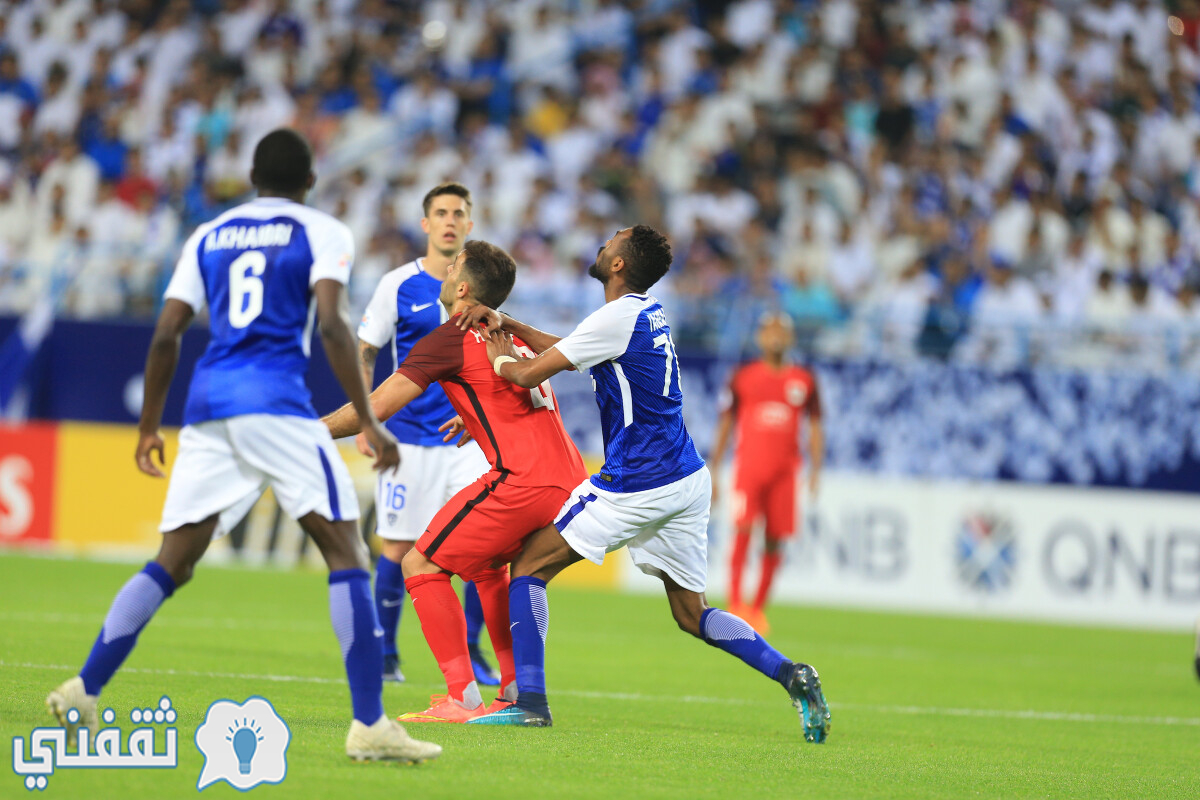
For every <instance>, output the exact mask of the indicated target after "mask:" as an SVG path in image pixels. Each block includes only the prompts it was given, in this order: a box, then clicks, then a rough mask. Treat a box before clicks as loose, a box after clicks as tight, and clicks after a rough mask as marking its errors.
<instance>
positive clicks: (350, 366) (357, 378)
mask: <svg viewBox="0 0 1200 800" xmlns="http://www.w3.org/2000/svg"><path fill="white" fill-rule="evenodd" d="M313 293H314V294H315V295H316V298H317V328H318V330H319V331H320V332H321V344H323V345H324V346H325V354H326V355H327V356H328V357H329V366H330V367H331V368H332V369H333V374H334V376H335V377H337V379H338V383H340V384H341V386H342V390H343V391H344V392H345V393H346V396H347V397H349V398H350V405H352V406H353V407H354V409H355V412H356V414H357V417H358V419H360V420H362V430H363V432H364V433H366V435H367V439H368V441H370V443H371V447H372V449H373V450H374V452H375V463H374V464H373V465H372V466H373V467H374V468H375V469H392V468H394V467H395V466H396V465H398V464H399V463H400V449H399V447H398V445H397V444H396V437H394V436H392V434H390V433H389V432H388V431H387V430H386V429H385V428H384V427H383V425H382V424H381V423H380V422H379V418H378V417H377V416H376V415H375V413H374V411H372V410H371V404H370V402H369V401H368V399H367V386H366V383H365V382H364V381H363V376H362V373H361V372H360V371H359V369H358V368H357V362H358V358H357V357H356V355H355V352H354V349H355V348H354V343H355V337H354V333H353V332H352V331H351V330H350V322H349V312H348V309H347V304H346V291H345V287H344V286H342V284H340V283H338V282H337V281H334V280H329V279H325V280H319V281H317V285H316V286H315V287H313Z"/></svg>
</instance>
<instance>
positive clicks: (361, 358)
mask: <svg viewBox="0 0 1200 800" xmlns="http://www.w3.org/2000/svg"><path fill="white" fill-rule="evenodd" d="M378 358H379V348H378V347H376V346H375V345H373V344H371V343H370V342H364V341H363V340H362V339H359V340H358V365H359V367H360V368H361V369H362V375H363V383H364V384H366V387H367V389H368V391H369V390H370V389H371V387H372V386H374V385H375V361H376V360H377V359H378ZM354 444H355V446H356V447H357V448H358V452H360V453H362V454H363V455H364V456H366V457H367V458H370V457H372V456H373V455H375V453H374V452H373V451H372V450H371V443H370V442H369V441H367V437H366V434H363V433H360V434H359V435H358V436H356V437H354Z"/></svg>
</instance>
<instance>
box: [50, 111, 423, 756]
mask: <svg viewBox="0 0 1200 800" xmlns="http://www.w3.org/2000/svg"><path fill="white" fill-rule="evenodd" d="M250 180H251V183H252V184H253V185H254V187H255V188H256V189H257V191H258V198H257V199H255V200H253V201H251V202H249V203H245V204H243V205H240V206H238V207H236V208H233V209H231V210H230V211H227V212H225V213H224V214H222V215H221V216H219V217H217V218H216V219H215V220H213V221H211V222H208V223H206V224H204V225H201V226H200V227H199V228H197V229H196V231H195V233H193V234H192V236H191V237H190V238H189V239H188V240H187V243H186V244H185V245H184V247H183V253H182V255H181V256H180V258H179V263H178V265H177V266H176V268H175V274H174V276H173V277H172V279H171V283H170V285H169V286H168V287H167V291H166V302H165V304H164V306H163V310H162V313H161V314H160V315H159V318H158V326H157V328H156V329H155V332H154V339H153V341H152V342H151V344H150V352H149V355H148V356H147V358H146V378H145V401H144V403H143V406H142V417H141V422H140V423H139V426H138V432H139V439H138V445H137V452H136V458H137V464H138V468H139V469H141V471H142V472H145V473H146V474H147V475H152V476H154V477H162V475H163V473H162V472H161V470H160V469H159V467H158V466H157V465H156V464H155V463H154V460H153V459H152V457H151V456H152V454H154V453H157V454H158V461H159V463H160V464H161V463H164V457H165V452H164V447H163V439H162V436H161V434H160V433H159V430H158V428H159V424H160V422H161V420H162V411H163V404H164V402H165V401H166V396H167V389H168V388H169V387H170V384H171V378H172V376H173V375H174V372H175V366H176V363H177V361H178V359H179V342H180V337H181V336H182V335H183V332H184V330H185V329H186V328H187V327H188V324H189V323H190V322H191V320H192V318H193V317H194V316H195V315H196V314H197V313H199V312H200V311H201V310H203V309H204V308H205V307H207V308H208V309H209V316H210V327H211V330H212V339H211V340H210V342H209V345H208V349H207V350H206V351H205V352H204V355H203V357H201V359H200V361H199V362H198V363H197V365H196V371H195V373H194V374H193V376H192V381H191V386H190V388H189V390H188V399H187V405H186V406H185V408H184V428H183V430H182V431H181V432H180V434H179V457H178V458H177V459H176V462H175V469H174V470H173V471H172V474H171V481H170V485H169V486H168V488H167V499H166V503H165V505H164V508H163V518H162V525H161V526H160V530H161V531H162V532H163V541H162V547H161V548H160V549H159V551H158V556H157V557H156V558H155V559H154V560H153V561H151V562H149V563H148V564H146V566H145V567H143V568H142V570H141V571H140V572H139V573H138V574H136V575H134V576H133V578H131V579H130V580H129V581H128V582H127V583H126V584H125V586H124V587H122V589H121V591H120V592H118V593H117V596H116V598H115V599H114V600H113V603H112V606H111V607H110V608H109V611H108V616H107V617H105V619H104V626H103V627H102V628H101V629H100V635H99V636H98V637H97V638H96V643H95V644H94V645H92V651H91V654H90V655H89V656H88V658H87V662H86V663H85V664H84V665H83V669H82V670H80V673H79V675H78V676H77V677H74V678H71V679H70V680H68V681H66V682H65V683H63V684H62V685H61V686H59V687H58V688H57V689H55V690H54V691H53V692H51V693H50V696H49V697H48V698H46V704H47V705H48V706H49V707H50V710H51V712H53V714H54V715H55V716H56V717H57V718H58V721H59V723H60V724H61V725H63V726H64V727H66V728H67V732H68V737H69V739H70V740H72V741H74V740H75V739H76V735H77V732H78V729H79V728H80V727H87V728H89V729H90V730H92V731H95V730H96V729H97V720H96V701H97V697H98V695H99V694H100V691H101V690H102V689H103V688H104V686H105V685H106V684H107V683H108V681H109V680H110V679H111V678H112V676H113V675H114V674H115V673H116V671H117V669H118V668H119V667H120V666H121V664H122V663H123V662H124V661H125V659H126V657H127V656H128V655H129V653H130V652H131V651H132V650H133V646H134V645H135V644H136V643H137V638H138V634H139V633H141V631H142V629H143V628H144V627H146V624H147V623H149V621H150V618H151V617H153V616H154V613H155V611H157V610H158V607H159V606H160V605H161V604H162V602H163V601H164V600H166V599H167V598H168V597H170V596H171V595H172V594H174V593H175V591H176V589H178V588H179V587H181V586H183V584H185V583H186V582H187V581H188V580H189V579H190V578H191V577H192V570H193V568H194V567H195V565H196V563H197V562H198V561H199V560H200V558H201V557H202V556H203V555H204V551H205V550H207V549H208V545H209V542H211V541H212V539H213V538H214V537H219V536H223V535H224V534H226V533H228V532H229V530H230V528H231V527H233V525H235V524H236V523H237V522H238V521H239V520H240V519H241V518H242V517H243V516H244V515H245V514H246V512H247V511H249V510H250V507H251V506H252V505H254V503H255V501H256V500H258V498H259V496H260V495H261V494H262V492H263V490H264V489H265V488H266V487H267V486H270V487H271V488H272V489H274V491H275V496H276V498H277V499H278V501H279V504H280V506H282V507H283V508H284V509H285V510H286V511H287V512H288V514H290V515H291V516H293V517H294V518H295V519H296V520H297V521H298V522H299V523H300V526H301V527H302V528H303V529H304V530H305V532H307V533H308V535H309V536H311V537H312V538H313V541H314V542H316V544H317V547H318V548H320V550H321V555H322V556H324V558H325V563H326V564H328V565H329V570H330V571H329V611H330V616H331V618H332V621H333V629H334V632H335V634H336V635H337V638H338V642H339V643H340V645H341V650H342V657H343V659H344V661H345V665H346V676H347V678H348V680H349V684H350V698H351V704H352V706H353V713H354V718H353V721H352V722H351V723H350V733H349V735H348V736H347V738H346V754H347V755H348V756H350V757H351V758H354V759H357V760H376V759H389V760H400V761H417V762H419V761H422V760H424V759H429V758H435V757H437V756H438V755H439V754H440V753H441V751H442V748H441V747H439V746H438V745H436V744H430V743H428V742H420V741H417V740H415V739H412V738H410V737H409V736H408V734H407V733H405V731H404V728H403V727H402V726H400V725H399V724H397V723H396V722H394V721H393V720H390V719H388V718H387V717H386V716H384V713H383V680H382V677H381V676H382V665H383V650H382V648H381V645H380V640H379V637H378V635H377V634H376V629H377V628H378V625H379V623H378V621H377V620H376V618H375V606H374V605H373V604H372V602H371V578H370V575H369V574H368V573H367V570H366V568H367V565H368V561H367V551H366V548H365V547H364V546H363V542H362V539H361V538H360V537H359V536H358V530H357V525H356V522H355V521H356V520H357V518H358V501H357V499H356V497H355V493H354V486H353V484H352V483H351V480H350V473H349V471H348V470H347V469H346V465H345V463H344V462H343V461H342V459H341V458H340V456H339V454H338V451H337V448H336V446H335V445H334V443H333V440H332V439H331V438H330V437H329V432H328V431H327V430H326V429H325V426H323V425H321V424H320V422H318V421H317V418H316V417H317V415H316V413H315V412H314V411H313V408H312V402H311V396H310V394H309V391H308V388H307V387H306V386H305V383H304V375H305V372H306V371H307V367H308V359H309V340H310V337H311V332H312V323H313V313H314V311H313V307H314V306H315V307H316V317H317V320H318V328H319V330H320V333H321V341H322V343H323V344H324V345H325V352H326V353H327V354H328V356H329V363H330V365H331V366H332V368H333V371H334V374H335V375H336V376H337V378H338V381H339V382H340V383H341V385H342V388H343V389H344V390H345V392H346V394H347V395H348V396H349V397H350V400H351V403H353V405H354V407H355V408H357V409H359V412H360V414H361V415H362V417H363V419H365V420H366V425H365V431H366V435H367V438H368V440H369V441H370V443H371V446H372V447H373V448H374V449H375V452H376V453H378V457H377V459H376V462H375V468H376V469H388V468H391V467H394V466H395V465H396V463H397V460H398V458H399V454H398V450H397V446H396V440H395V439H394V438H393V437H392V435H391V434H390V433H388V432H387V430H385V429H384V427H383V425H382V424H381V423H380V422H379V420H378V419H377V418H376V417H375V415H374V413H373V412H372V411H371V407H370V404H369V402H368V400H367V390H366V386H365V385H364V384H363V381H362V378H361V376H360V375H359V373H358V370H357V369H356V368H355V355H354V334H353V333H352V332H351V329H350V327H349V324H348V322H347V319H346V306H345V302H346V301H345V284H346V281H347V280H348V279H349V277H350V265H351V263H352V262H353V260H354V241H353V239H352V238H351V235H350V231H349V229H347V228H346V226H345V225H343V224H342V223H340V222H338V221H337V220H335V219H333V218H332V217H330V216H328V215H327V214H323V213H322V212H320V211H317V210H315V209H312V208H309V207H307V206H305V205H303V204H302V203H303V200H304V196H305V194H307V192H308V190H309V189H311V188H312V185H313V182H314V180H315V178H314V176H313V173H312V152H311V151H310V150H309V147H308V144H307V142H305V141H304V139H303V138H301V137H300V135H299V134H297V133H295V132H294V131H291V130H276V131H273V132H272V133H269V134H267V135H266V136H265V137H264V138H263V139H262V141H260V142H259V143H258V146H257V147H256V148H255V150H254V161H253V169H252V171H251V173H250ZM72 709H74V710H75V711H77V712H78V716H75V715H72V714H71V713H70V712H71V710H72ZM72 718H74V720H75V721H74V722H73V721H72Z"/></svg>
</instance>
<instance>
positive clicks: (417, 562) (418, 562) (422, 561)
mask: <svg viewBox="0 0 1200 800" xmlns="http://www.w3.org/2000/svg"><path fill="white" fill-rule="evenodd" d="M400 571H401V572H402V573H403V575H404V577H405V579H408V578H411V577H413V576H414V575H430V574H433V573H435V572H442V568H441V567H439V566H438V565H437V564H434V563H433V562H432V561H430V560H429V559H428V558H426V557H425V554H424V553H422V552H421V551H420V550H418V549H417V548H415V547H414V548H413V549H411V550H409V551H408V553H406V554H405V556H404V559H403V560H402V561H401V562H400Z"/></svg>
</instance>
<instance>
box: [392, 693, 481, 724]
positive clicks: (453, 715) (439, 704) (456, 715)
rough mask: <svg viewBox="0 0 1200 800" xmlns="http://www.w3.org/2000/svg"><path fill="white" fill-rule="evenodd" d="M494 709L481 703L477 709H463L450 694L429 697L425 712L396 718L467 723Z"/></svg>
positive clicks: (410, 720)
mask: <svg viewBox="0 0 1200 800" xmlns="http://www.w3.org/2000/svg"><path fill="white" fill-rule="evenodd" d="M491 711H492V709H490V708H489V707H488V706H485V705H484V704H483V703H480V704H479V705H478V706H476V707H475V708H463V705H462V703H460V702H459V701H457V700H455V699H454V698H453V697H451V696H450V695H448V694H435V695H430V697H429V708H427V709H425V710H424V711H409V712H408V713H407V714H401V715H400V716H398V717H396V719H397V720H399V721H400V722H467V721H468V720H472V719H475V718H476V717H482V716H483V715H484V714H487V713H490V712H491Z"/></svg>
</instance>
